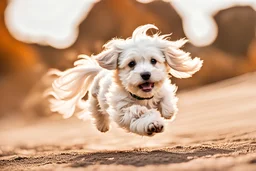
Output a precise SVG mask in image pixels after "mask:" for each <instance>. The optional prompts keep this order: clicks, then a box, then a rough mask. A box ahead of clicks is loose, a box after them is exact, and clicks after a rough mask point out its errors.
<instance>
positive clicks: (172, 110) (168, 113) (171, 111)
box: [161, 104, 178, 120]
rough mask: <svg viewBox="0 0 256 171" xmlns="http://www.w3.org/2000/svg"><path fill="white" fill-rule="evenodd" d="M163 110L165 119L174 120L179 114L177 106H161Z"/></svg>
mask: <svg viewBox="0 0 256 171" xmlns="http://www.w3.org/2000/svg"><path fill="white" fill-rule="evenodd" d="M161 108H162V112H161V113H162V116H163V117H164V118H165V119H172V120H173V119H174V118H175V115H176V114H177V113H178V108H177V106H167V105H163V104H162V105H161Z"/></svg>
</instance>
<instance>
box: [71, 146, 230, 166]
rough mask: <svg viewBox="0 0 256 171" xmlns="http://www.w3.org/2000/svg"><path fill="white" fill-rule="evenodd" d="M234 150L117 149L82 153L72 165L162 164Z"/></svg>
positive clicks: (73, 160) (74, 159) (186, 160)
mask: <svg viewBox="0 0 256 171" xmlns="http://www.w3.org/2000/svg"><path fill="white" fill-rule="evenodd" d="M231 152H232V150H224V149H217V148H204V149H200V150H195V151H193V152H189V153H188V152H173V151H168V150H154V151H126V152H124V151H117V152H101V153H92V154H85V155H80V156H78V157H75V158H73V159H72V164H71V165H70V166H71V167H86V166H89V165H94V164H101V165H110V164H116V165H133V166H137V167H141V166H145V165H160V164H171V163H182V162H188V161H190V160H192V159H194V158H198V157H203V156H209V155H214V154H228V153H231Z"/></svg>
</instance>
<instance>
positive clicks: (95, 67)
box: [45, 55, 103, 118]
mask: <svg viewBox="0 0 256 171" xmlns="http://www.w3.org/2000/svg"><path fill="white" fill-rule="evenodd" d="M78 58H80V59H79V60H77V61H76V62H75V63H74V67H73V68H70V69H68V70H66V71H63V72H61V71H59V70H52V71H50V72H49V74H50V75H56V76H58V78H57V79H56V80H55V81H54V82H53V83H52V88H51V89H50V90H48V91H46V93H45V95H46V96H51V97H53V98H50V99H49V102H50V109H51V111H52V112H58V113H60V114H63V117H64V118H69V117H71V116H72V115H73V114H74V112H75V109H76V107H78V108H80V107H81V104H83V103H84V102H82V98H83V97H84V96H85V94H86V92H87V91H88V90H89V88H90V86H91V83H92V81H93V79H94V77H95V76H96V75H97V74H98V73H99V72H100V71H101V70H102V69H103V68H101V67H100V66H99V64H98V63H97V62H96V60H94V59H93V58H90V57H88V56H86V55H80V56H79V57H78Z"/></svg>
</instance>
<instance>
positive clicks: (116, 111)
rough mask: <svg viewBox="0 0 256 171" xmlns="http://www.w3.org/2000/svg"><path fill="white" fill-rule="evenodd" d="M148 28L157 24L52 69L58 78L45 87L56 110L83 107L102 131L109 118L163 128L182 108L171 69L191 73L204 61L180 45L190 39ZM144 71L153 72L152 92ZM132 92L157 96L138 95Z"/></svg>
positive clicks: (142, 131)
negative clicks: (70, 64) (172, 37)
mask: <svg viewBox="0 0 256 171" xmlns="http://www.w3.org/2000/svg"><path fill="white" fill-rule="evenodd" d="M149 29H157V27H156V26H154V25H152V24H147V25H144V26H140V27H138V28H137V29H135V30H134V32H133V34H132V37H131V38H128V39H126V40H123V39H113V40H111V41H110V42H108V43H107V44H105V45H104V47H105V50H104V51H103V52H101V53H99V54H98V55H96V56H92V57H88V56H85V55H82V56H80V59H79V60H78V61H76V62H75V63H74V67H73V68H70V69H68V70H66V71H64V72H61V71H58V70H53V71H52V72H51V73H50V74H55V75H57V76H58V78H57V79H56V80H55V81H54V82H53V84H52V89H51V90H50V91H48V92H47V93H46V95H51V97H53V98H51V99H50V104H51V105H50V108H51V110H52V111H53V112H59V113H61V114H63V116H64V118H68V117H71V116H72V115H73V114H74V113H75V111H76V108H80V109H81V110H82V113H81V112H80V115H79V118H80V119H82V118H84V117H86V116H87V115H88V113H90V114H91V116H92V117H93V118H94V119H95V124H96V127H97V129H98V130H99V131H101V132H106V131H108V130H109V124H110V119H113V120H114V121H115V122H116V123H117V124H118V125H119V126H120V127H122V128H124V129H126V130H127V131H129V132H133V133H136V134H139V135H149V136H151V135H154V134H155V133H159V132H162V131H163V127H164V122H163V118H165V119H172V120H173V119H174V116H175V114H176V113H177V111H178V108H177V101H178V99H177V97H176V96H175V92H176V86H174V85H171V83H170V80H169V78H168V72H170V73H171V74H172V75H173V76H175V77H177V78H188V77H191V76H192V75H193V74H194V73H196V72H197V71H199V70H200V68H201V67H202V63H203V62H202V61H201V60H200V59H199V58H194V59H192V58H191V57H190V54H189V53H187V52H184V51H183V50H181V49H180V48H181V47H182V46H183V45H184V44H185V43H186V42H187V40H185V39H180V40H178V41H170V40H168V39H169V36H170V35H161V36H160V35H159V34H155V35H153V36H149V35H147V31H148V30H149ZM152 57H153V58H155V59H157V64H156V65H152V64H150V62H149V61H150V59H151V58H152ZM130 60H135V61H136V63H137V65H136V66H135V67H134V68H129V67H128V66H127V65H128V62H129V61H130ZM166 64H168V66H169V68H168V67H167V65H166ZM145 71H147V72H150V73H151V78H150V81H151V82H154V83H155V87H154V88H153V90H152V91H151V92H148V93H146V92H143V91H142V90H140V89H139V88H138V85H139V84H142V83H143V81H144V80H142V78H141V77H140V74H141V73H142V72H145ZM87 91H89V99H88V101H87V102H86V103H85V102H83V100H82V98H83V97H84V96H85V94H86V93H87ZM130 93H132V94H135V95H137V96H139V97H144V98H148V97H153V98H152V99H149V100H137V99H135V98H134V97H132V96H131V95H130Z"/></svg>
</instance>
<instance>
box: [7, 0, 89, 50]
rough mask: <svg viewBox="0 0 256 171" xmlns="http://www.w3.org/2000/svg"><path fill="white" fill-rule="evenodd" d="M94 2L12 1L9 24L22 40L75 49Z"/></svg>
mask: <svg viewBox="0 0 256 171" xmlns="http://www.w3.org/2000/svg"><path fill="white" fill-rule="evenodd" d="M92 2H94V1H93V0H11V1H10V3H9V5H8V7H7V9H6V11H5V17H6V25H7V28H8V30H9V31H10V32H11V34H12V35H13V36H14V37H15V38H16V39H18V40H20V41H24V42H27V43H39V44H43V45H50V46H53V47H55V48H60V49H62V48H67V47H69V46H71V45H72V44H73V43H74V42H75V40H76V39H77V36H78V25H79V24H80V22H81V20H82V19H83V18H84V17H85V16H86V14H87V12H88V11H89V9H90V7H91V6H92Z"/></svg>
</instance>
